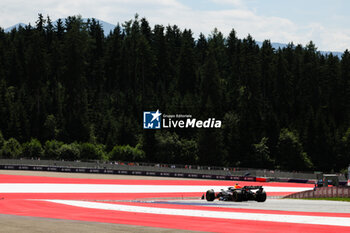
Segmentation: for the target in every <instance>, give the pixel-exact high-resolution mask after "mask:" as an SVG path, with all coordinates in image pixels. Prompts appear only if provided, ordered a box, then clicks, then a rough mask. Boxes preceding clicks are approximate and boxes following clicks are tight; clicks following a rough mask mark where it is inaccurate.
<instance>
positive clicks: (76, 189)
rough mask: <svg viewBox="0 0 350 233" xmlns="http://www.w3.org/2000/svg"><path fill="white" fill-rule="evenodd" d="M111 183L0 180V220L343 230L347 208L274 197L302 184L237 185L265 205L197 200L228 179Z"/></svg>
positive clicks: (347, 225)
mask: <svg viewBox="0 0 350 233" xmlns="http://www.w3.org/2000/svg"><path fill="white" fill-rule="evenodd" d="M113 178H115V179H87V178H84V179H83V178H59V177H47V176H46V177H45V176H29V175H26V176H24V175H8V174H0V215H1V214H2V215H6V216H29V217H40V218H46V219H63V220H70V221H79V222H81V221H84V222H85V221H88V222H95V223H96V222H97V223H104V224H105V223H109V224H115V225H117V224H126V225H122V226H130V225H132V226H135V227H136V226H139V227H141V228H137V230H135V229H134V230H135V231H140V229H142V227H145V228H147V227H154V228H160V229H164V231H166V232H168V231H167V230H169V229H173V230H174V232H176V231H177V230H190V231H207V232H233V231H244V232H350V203H349V202H331V201H313V200H292V199H280V198H279V197H281V196H284V195H287V194H290V193H293V192H299V191H303V190H309V189H312V188H313V186H312V185H310V184H291V183H258V182H239V184H240V185H263V186H264V188H265V190H266V192H267V194H268V199H267V200H266V202H264V203H258V202H255V201H249V202H241V203H236V202H221V201H214V202H207V201H205V200H200V196H201V195H202V193H203V192H205V191H206V190H207V189H211V188H214V190H216V191H219V190H220V189H221V188H226V187H228V186H233V184H234V183H233V182H232V181H217V180H185V179H179V180H175V179H168V180H164V179H162V180H156V178H155V180H150V179H143V177H138V179H121V178H120V177H119V176H116V175H114V176H113ZM0 232H2V231H1V228H0ZM24 232H25V231H24ZM53 232H54V231H53Z"/></svg>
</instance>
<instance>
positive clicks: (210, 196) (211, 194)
mask: <svg viewBox="0 0 350 233" xmlns="http://www.w3.org/2000/svg"><path fill="white" fill-rule="evenodd" d="M205 198H206V199H207V201H214V200H215V192H214V190H213V189H209V190H208V191H207V193H206V194H205Z"/></svg>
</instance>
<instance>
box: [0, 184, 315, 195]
mask: <svg viewBox="0 0 350 233" xmlns="http://www.w3.org/2000/svg"><path fill="white" fill-rule="evenodd" d="M208 189H214V190H215V191H220V189H227V186H200V185H113V184H28V183H25V184H20V183H15V184H14V183H11V184H8V183H1V184H0V193H189V192H206V191H207V190H208ZM264 189H265V191H266V192H267V193H268V192H300V191H304V190H311V189H312V188H299V187H269V186H266V187H264Z"/></svg>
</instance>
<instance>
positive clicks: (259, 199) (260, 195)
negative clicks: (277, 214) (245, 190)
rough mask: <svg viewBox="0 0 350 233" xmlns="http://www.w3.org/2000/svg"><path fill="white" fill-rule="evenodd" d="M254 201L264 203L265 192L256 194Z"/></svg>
mask: <svg viewBox="0 0 350 233" xmlns="http://www.w3.org/2000/svg"><path fill="white" fill-rule="evenodd" d="M256 201H257V202H264V201H266V192H264V191H263V192H257V193H256Z"/></svg>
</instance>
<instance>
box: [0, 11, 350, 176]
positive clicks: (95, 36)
mask: <svg viewBox="0 0 350 233" xmlns="http://www.w3.org/2000/svg"><path fill="white" fill-rule="evenodd" d="M157 109H160V110H161V111H162V112H163V113H168V114H176V113H185V114H191V115H193V116H195V117H196V118H198V119H207V118H208V117H215V118H216V119H221V120H222V122H223V126H222V129H181V130H180V129H172V130H169V129H167V130H165V129H163V130H143V128H142V113H143V111H147V110H157ZM0 130H1V132H2V135H3V139H1V138H2V137H0V139H1V140H0V147H2V149H1V150H0V155H1V156H2V157H3V158H5V157H11V153H10V152H11V150H13V151H15V150H16V147H18V148H21V151H22V152H21V153H19V152H18V153H17V156H27V154H31V155H32V154H33V153H34V154H35V152H28V150H29V149H28V148H37V147H38V148H39V147H40V148H42V152H41V154H42V156H43V157H45V156H46V157H47V158H60V157H64V156H65V159H69V158H70V157H69V156H70V155H71V156H72V158H74V159H78V158H79V159H101V158H105V159H123V160H144V161H149V162H167V163H182V164H184V163H192V164H205V165H225V166H242V167H257V168H279V169H287V170H311V169H316V170H323V171H330V170H341V169H343V168H345V167H346V166H347V165H348V164H349V163H350V54H349V52H348V51H347V50H346V51H345V52H344V54H343V56H342V57H341V59H340V58H338V57H336V56H333V55H332V54H329V55H321V54H320V53H319V52H318V51H317V49H316V47H315V45H314V44H313V43H312V42H310V43H309V44H308V45H307V46H306V47H302V46H301V45H294V44H292V43H291V44H289V45H288V46H287V47H286V48H283V49H278V50H275V49H273V48H272V46H271V43H270V41H268V40H266V41H264V43H263V45H262V47H259V46H258V45H257V44H256V43H255V41H254V39H253V38H252V37H251V36H247V37H246V38H244V39H238V38H237V36H236V32H235V31H234V30H232V31H231V33H230V34H229V36H228V37H224V36H223V34H222V33H221V32H219V31H217V30H216V29H215V30H214V31H213V32H212V34H210V35H209V36H208V37H206V36H204V35H203V34H200V36H199V37H198V38H197V39H195V38H194V37H193V33H192V31H191V30H189V29H184V30H181V29H180V28H178V27H177V26H176V25H173V26H170V25H169V26H166V27H165V26H162V25H155V26H154V27H153V28H151V27H150V25H149V23H148V22H147V20H146V19H144V18H142V19H139V18H138V17H137V16H136V17H135V19H133V20H130V21H128V22H125V23H124V24H122V25H119V24H118V25H117V26H116V27H115V29H114V31H112V32H111V33H110V34H109V35H108V36H107V37H105V36H104V32H103V28H102V27H101V25H100V24H99V22H98V21H96V20H94V19H91V20H88V21H87V22H84V21H83V20H82V19H81V18H80V17H75V16H73V17H68V18H67V19H66V20H65V21H63V20H58V22H57V24H53V23H52V22H51V20H50V18H49V17H47V18H46V19H45V18H44V17H43V16H42V15H40V14H39V18H38V20H37V22H36V25H35V26H34V27H33V26H30V25H29V26H26V27H25V28H22V27H20V28H18V29H14V30H12V31H11V32H9V33H5V32H4V30H3V29H0ZM0 136H1V135H0ZM16 143H17V144H16ZM64 143H65V144H64ZM35 145H36V146H35ZM41 145H42V146H41ZM74 145H80V146H76V147H74ZM116 145H117V146H116ZM84 146H85V147H84ZM90 147H91V148H93V147H94V149H91V148H90ZM11 148H12V149H11ZM38 148H37V150H39V151H40V148H39V149H38ZM50 148H51V149H52V148H53V149H52V150H51V149H50ZM74 148H75V149H76V150H75V149H74ZM77 148H78V149H77ZM84 148H85V152H83V151H84ZM86 148H90V151H91V150H92V151H95V152H91V153H90V152H86V151H89V149H86ZM77 150H79V153H78V152H77ZM9 151H10V152H9ZM34 151H35V150H34ZM43 151H44V152H43ZM62 151H63V152H62ZM67 151H69V153H71V154H69V153H68V154H67V153H65V152H67ZM74 151H75V152H74ZM96 151H97V152H96ZM98 151H100V152H101V151H102V152H101V153H107V152H110V153H107V154H108V155H109V157H108V156H107V157H106V156H101V153H100V152H98ZM112 151H114V154H113V153H112ZM59 152H60V153H61V154H60V153H59ZM26 153H27V154H26ZM55 153H56V154H55ZM57 153H58V154H57ZM62 153H63V154H64V156H63V154H62ZM99 153H100V154H99Z"/></svg>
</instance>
